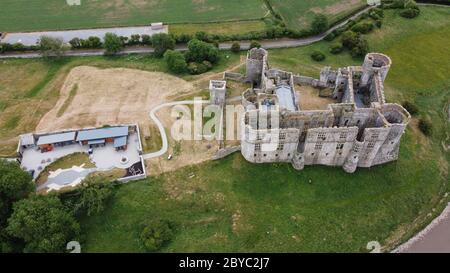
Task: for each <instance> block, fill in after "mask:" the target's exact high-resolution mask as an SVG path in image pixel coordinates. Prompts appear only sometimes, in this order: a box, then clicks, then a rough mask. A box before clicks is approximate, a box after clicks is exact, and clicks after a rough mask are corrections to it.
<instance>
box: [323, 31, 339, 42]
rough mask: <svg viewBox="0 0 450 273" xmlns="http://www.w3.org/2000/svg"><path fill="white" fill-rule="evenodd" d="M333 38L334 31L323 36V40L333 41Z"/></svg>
mask: <svg viewBox="0 0 450 273" xmlns="http://www.w3.org/2000/svg"><path fill="white" fill-rule="evenodd" d="M334 38H336V35H335V34H334V32H331V33H330V34H328V35H327V36H325V38H323V39H324V40H325V41H328V42H330V41H333V40H334Z"/></svg>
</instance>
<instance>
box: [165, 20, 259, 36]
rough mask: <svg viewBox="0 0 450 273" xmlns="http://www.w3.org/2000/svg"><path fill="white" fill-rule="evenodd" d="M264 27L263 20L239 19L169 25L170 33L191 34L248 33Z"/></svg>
mask: <svg viewBox="0 0 450 273" xmlns="http://www.w3.org/2000/svg"><path fill="white" fill-rule="evenodd" d="M265 28H266V23H264V21H263V20H253V21H239V22H222V23H207V24H173V25H170V27H169V32H170V33H171V34H191V35H194V34H195V33H197V32H199V31H204V32H206V33H208V34H220V35H231V34H239V33H248V32H252V31H261V30H264V29H265Z"/></svg>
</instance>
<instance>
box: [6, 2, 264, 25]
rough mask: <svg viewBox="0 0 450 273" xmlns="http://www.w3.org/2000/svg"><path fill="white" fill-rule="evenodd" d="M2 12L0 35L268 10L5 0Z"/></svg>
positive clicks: (216, 18)
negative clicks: (69, 3) (1, 33)
mask: <svg viewBox="0 0 450 273" xmlns="http://www.w3.org/2000/svg"><path fill="white" fill-rule="evenodd" d="M68 2H74V1H72V0H69V1H68ZM1 12H2V16H1V18H0V32H17V31H37V30H55V29H79V28H94V27H111V26H130V25H146V24H150V23H152V22H164V23H169V24H172V23H204V22H220V21H239V20H257V19H261V18H263V17H264V16H265V15H266V14H267V8H266V6H265V5H264V3H263V2H262V1H261V0H245V1H238V0H193V1H190V0H189V1H187V0H165V1H158V0H146V1H143V0H126V1H123V0H95V1H94V0H81V5H79V6H77V5H68V4H67V2H66V0H2V3H1Z"/></svg>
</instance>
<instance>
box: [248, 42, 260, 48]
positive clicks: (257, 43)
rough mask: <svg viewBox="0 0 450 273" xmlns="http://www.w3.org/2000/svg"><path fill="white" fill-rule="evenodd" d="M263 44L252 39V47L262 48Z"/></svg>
mask: <svg viewBox="0 0 450 273" xmlns="http://www.w3.org/2000/svg"><path fill="white" fill-rule="evenodd" d="M260 47H261V44H260V43H259V42H258V41H251V43H250V49H252V48H260Z"/></svg>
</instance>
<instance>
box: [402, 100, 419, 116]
mask: <svg viewBox="0 0 450 273" xmlns="http://www.w3.org/2000/svg"><path fill="white" fill-rule="evenodd" d="M402 106H403V107H404V108H405V109H406V111H408V112H409V113H410V114H411V115H416V114H417V113H419V107H417V105H415V104H414V103H412V102H410V101H405V102H403V103H402Z"/></svg>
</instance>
